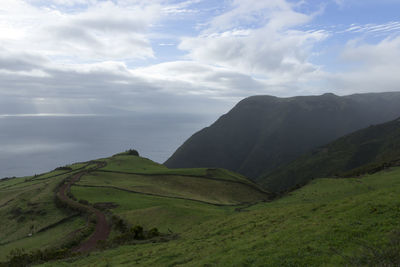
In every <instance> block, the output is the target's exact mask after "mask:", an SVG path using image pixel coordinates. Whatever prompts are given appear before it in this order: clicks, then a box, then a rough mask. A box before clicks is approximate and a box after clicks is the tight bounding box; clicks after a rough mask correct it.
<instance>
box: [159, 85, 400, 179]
mask: <svg viewBox="0 0 400 267" xmlns="http://www.w3.org/2000/svg"><path fill="white" fill-rule="evenodd" d="M399 115H400V92H392V93H377V94H357V95H351V96H343V97H339V96H336V95H334V94H324V95H321V96H301V97H290V98H278V97H273V96H253V97H249V98H246V99H244V100H242V101H241V102H239V103H238V104H237V105H236V106H235V107H234V108H233V109H232V110H231V111H230V112H228V113H227V114H225V115H223V116H222V117H220V118H219V119H218V120H217V121H216V122H215V123H214V124H212V125H211V126H210V127H207V128H204V129H203V130H201V131H199V132H197V133H195V134H194V135H193V136H192V137H190V138H189V139H188V140H187V141H186V142H185V143H184V144H183V145H182V146H181V147H179V148H178V150H177V151H176V152H175V153H174V154H173V155H172V156H171V157H170V158H169V159H168V160H167V161H166V162H165V165H166V166H168V167H171V168H178V167H179V168H182V167H221V168H225V169H229V170H232V171H235V172H239V173H241V174H243V175H245V176H247V177H250V178H252V179H253V180H256V181H259V180H258V179H257V178H258V177H259V176H260V175H261V174H265V173H268V172H270V171H272V170H273V169H275V168H277V167H279V166H281V165H283V164H286V163H288V162H290V161H292V160H294V159H295V158H296V157H298V156H300V155H301V154H303V153H305V152H307V151H309V150H311V149H313V148H316V147H318V146H321V145H323V144H326V143H328V142H330V141H333V140H335V139H336V138H338V137H340V136H343V135H345V134H348V133H350V132H353V131H355V130H358V129H361V128H364V127H367V126H369V125H371V124H377V123H382V122H386V121H389V120H393V119H394V118H396V117H398V116H399Z"/></svg>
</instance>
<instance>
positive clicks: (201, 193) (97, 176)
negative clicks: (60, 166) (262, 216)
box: [78, 172, 268, 205]
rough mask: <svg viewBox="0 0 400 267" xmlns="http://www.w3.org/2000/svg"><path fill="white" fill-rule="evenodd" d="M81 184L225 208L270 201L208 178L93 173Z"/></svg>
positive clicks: (253, 190) (253, 191)
mask: <svg viewBox="0 0 400 267" xmlns="http://www.w3.org/2000/svg"><path fill="white" fill-rule="evenodd" d="M78 185H90V186H112V187H116V188H120V189H123V190H131V191H135V192H141V193H146V194H151V195H156V196H168V197H175V198H186V199H191V200H198V201H203V202H208V203H211V204H222V205H234V204H241V203H254V202H258V201H261V200H267V199H268V195H267V194H265V193H263V192H262V191H260V190H259V188H258V187H255V186H252V185H249V184H247V183H244V184H243V183H237V182H235V181H230V180H219V179H215V178H208V177H193V176H180V175H161V174H160V175H151V176H149V175H140V174H125V173H110V172H92V173H90V174H88V175H85V176H83V177H82V178H81V181H80V182H79V183H78Z"/></svg>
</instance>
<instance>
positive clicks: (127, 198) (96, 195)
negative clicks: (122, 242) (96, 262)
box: [71, 186, 234, 233]
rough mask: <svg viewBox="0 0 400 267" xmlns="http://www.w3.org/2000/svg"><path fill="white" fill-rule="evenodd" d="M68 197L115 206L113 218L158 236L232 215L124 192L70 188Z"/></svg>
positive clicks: (193, 203) (195, 204)
mask: <svg viewBox="0 0 400 267" xmlns="http://www.w3.org/2000/svg"><path fill="white" fill-rule="evenodd" d="M71 192H72V194H73V195H74V196H75V197H76V198H77V199H85V200H88V201H89V202H90V203H92V204H93V203H99V202H113V203H116V204H117V205H118V207H117V208H115V209H113V210H112V212H113V214H116V215H119V216H120V217H122V218H124V219H126V220H127V221H128V222H130V223H131V224H132V225H142V226H143V227H145V229H150V228H153V227H157V228H158V229H159V230H160V231H161V232H164V233H168V232H169V230H171V231H173V232H174V233H181V232H183V231H185V230H187V229H190V228H191V227H193V225H196V224H198V223H201V222H203V221H206V220H209V219H212V218H217V217H221V216H222V217H223V216H226V215H227V214H230V213H232V212H233V210H234V207H229V206H227V207H224V206H222V207H220V206H215V205H210V204H205V203H199V202H196V201H190V200H182V199H174V198H168V197H155V196H148V195H142V194H135V193H129V192H124V191H120V190H116V189H110V188H88V187H79V186H73V187H72V190H71Z"/></svg>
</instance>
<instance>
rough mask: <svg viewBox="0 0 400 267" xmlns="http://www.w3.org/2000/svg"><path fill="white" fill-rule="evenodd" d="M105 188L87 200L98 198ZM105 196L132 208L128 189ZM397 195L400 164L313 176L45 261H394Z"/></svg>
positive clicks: (398, 232)
mask: <svg viewBox="0 0 400 267" xmlns="http://www.w3.org/2000/svg"><path fill="white" fill-rule="evenodd" d="M105 193H107V192H104V191H98V194H95V192H93V194H90V195H88V198H90V200H91V201H93V202H95V201H104V197H103V195H104V194H105ZM109 193H110V194H109V195H107V200H111V201H118V203H119V204H120V207H119V208H117V209H119V212H123V210H124V209H128V208H129V207H131V206H134V205H135V204H134V203H133V202H132V201H131V202H129V198H130V195H129V194H122V195H113V194H112V193H111V192H109ZM399 193H400V168H391V169H389V170H386V171H383V172H379V173H376V174H373V175H369V176H366V177H364V178H346V179H343V178H340V179H328V178H325V179H316V180H313V181H312V182H311V183H310V184H308V185H306V186H305V187H303V188H301V189H299V190H296V191H293V192H291V193H290V194H288V195H286V196H284V197H282V198H281V199H279V200H274V201H272V202H264V203H259V204H257V205H254V206H251V207H248V208H246V209H242V210H241V211H237V212H231V211H228V210H225V212H223V213H222V214H221V213H217V212H215V213H214V214H212V213H210V211H209V210H208V209H207V212H208V214H209V215H210V214H212V216H211V217H210V218H208V219H207V220H203V221H201V222H199V223H196V222H194V221H192V222H186V223H184V221H182V220H181V218H178V222H177V224H180V225H184V226H186V227H185V229H182V231H181V232H180V233H181V234H180V236H179V237H178V238H176V239H173V240H170V241H168V242H155V243H143V244H130V245H122V246H118V247H114V248H110V249H106V250H101V251H97V252H96V251H94V252H92V253H91V254H90V255H89V256H80V257H75V258H71V259H68V260H60V261H55V262H48V263H45V264H43V266H47V267H48V266H80V267H81V266H398V265H399V263H400V257H399V255H400V245H399V244H400V228H399V224H398V222H399V220H400V199H399V197H398V196H399ZM85 194H86V192H85ZM85 194H82V196H83V195H85ZM118 199H119V200H118ZM140 201H142V200H140ZM142 203H144V202H142ZM166 205H168V203H167V204H166ZM159 212H160V210H158V211H154V213H153V216H156V218H157V216H162V215H159ZM201 212H204V210H202V211H200V210H199V213H198V214H201ZM149 214H150V213H147V215H149ZM136 216H138V217H139V216H140V214H137V215H136ZM186 217H187V218H188V219H190V218H189V216H186ZM149 220H150V219H149ZM161 223H163V222H161ZM167 223H169V222H168V221H167Z"/></svg>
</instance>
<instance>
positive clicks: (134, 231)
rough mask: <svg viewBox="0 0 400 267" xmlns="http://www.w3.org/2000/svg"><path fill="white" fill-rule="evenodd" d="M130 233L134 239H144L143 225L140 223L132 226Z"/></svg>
mask: <svg viewBox="0 0 400 267" xmlns="http://www.w3.org/2000/svg"><path fill="white" fill-rule="evenodd" d="M130 233H131V235H133V239H144V233H143V227H142V226H140V225H136V226H134V227H132V228H131V231H130Z"/></svg>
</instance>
